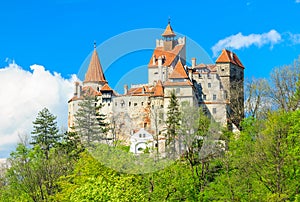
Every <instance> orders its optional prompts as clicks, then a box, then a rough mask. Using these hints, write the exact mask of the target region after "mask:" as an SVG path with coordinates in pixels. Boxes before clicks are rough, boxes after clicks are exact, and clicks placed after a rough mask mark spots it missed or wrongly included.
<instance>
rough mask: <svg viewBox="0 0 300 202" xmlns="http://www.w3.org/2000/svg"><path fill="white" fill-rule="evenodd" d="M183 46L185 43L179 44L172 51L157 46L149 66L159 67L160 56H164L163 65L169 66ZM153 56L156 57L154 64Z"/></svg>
mask: <svg viewBox="0 0 300 202" xmlns="http://www.w3.org/2000/svg"><path fill="white" fill-rule="evenodd" d="M183 47H184V45H177V46H175V47H174V48H173V50H171V51H166V50H164V48H163V47H157V48H155V50H154V52H153V54H152V57H151V59H150V61H149V64H148V67H157V65H158V61H157V59H158V57H162V58H163V66H165V67H169V66H170V65H171V64H172V62H173V61H174V59H175V58H176V57H177V56H178V54H179V53H180V51H181V50H182V48H183ZM153 57H155V64H153Z"/></svg>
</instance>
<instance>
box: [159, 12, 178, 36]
mask: <svg viewBox="0 0 300 202" xmlns="http://www.w3.org/2000/svg"><path fill="white" fill-rule="evenodd" d="M162 36H163V37H175V36H176V34H175V33H174V31H173V29H172V27H171V19H170V17H169V19H168V25H167V27H166V29H165V31H164V33H163V34H162Z"/></svg>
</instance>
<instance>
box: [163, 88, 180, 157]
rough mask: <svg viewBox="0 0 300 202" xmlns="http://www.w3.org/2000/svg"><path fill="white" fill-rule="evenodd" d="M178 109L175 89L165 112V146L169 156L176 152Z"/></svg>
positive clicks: (178, 121) (178, 123)
mask: <svg viewBox="0 0 300 202" xmlns="http://www.w3.org/2000/svg"><path fill="white" fill-rule="evenodd" d="M180 116H181V113H180V110H179V103H178V99H177V97H176V95H175V91H172V92H171V98H170V103H169V106H168V112H167V120H166V125H167V134H166V148H167V150H168V151H167V152H168V153H169V155H170V157H173V158H174V157H175V154H176V145H175V144H176V138H177V137H178V130H179V127H180Z"/></svg>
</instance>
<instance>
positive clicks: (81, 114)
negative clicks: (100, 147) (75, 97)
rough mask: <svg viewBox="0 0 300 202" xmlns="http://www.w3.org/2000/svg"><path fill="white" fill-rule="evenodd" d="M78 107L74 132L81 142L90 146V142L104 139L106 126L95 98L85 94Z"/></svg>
mask: <svg viewBox="0 0 300 202" xmlns="http://www.w3.org/2000/svg"><path fill="white" fill-rule="evenodd" d="M78 106H79V108H78V111H77V112H76V113H75V130H76V132H78V133H79V135H80V136H81V138H82V141H83V142H84V143H87V144H88V145H91V143H92V142H95V141H101V140H103V139H105V137H104V135H105V134H106V132H107V124H106V123H105V116H104V115H103V114H101V113H100V109H101V105H97V97H95V96H92V95H90V94H89V93H87V94H86V95H85V96H84V100H82V101H81V102H80V103H79V104H78Z"/></svg>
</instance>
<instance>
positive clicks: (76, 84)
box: [74, 81, 79, 96]
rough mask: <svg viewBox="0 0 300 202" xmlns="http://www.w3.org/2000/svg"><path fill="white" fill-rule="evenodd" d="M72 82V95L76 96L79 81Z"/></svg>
mask: <svg viewBox="0 0 300 202" xmlns="http://www.w3.org/2000/svg"><path fill="white" fill-rule="evenodd" d="M74 84H75V88H74V96H77V88H78V85H79V82H78V81H76V82H75V83H74Z"/></svg>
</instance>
